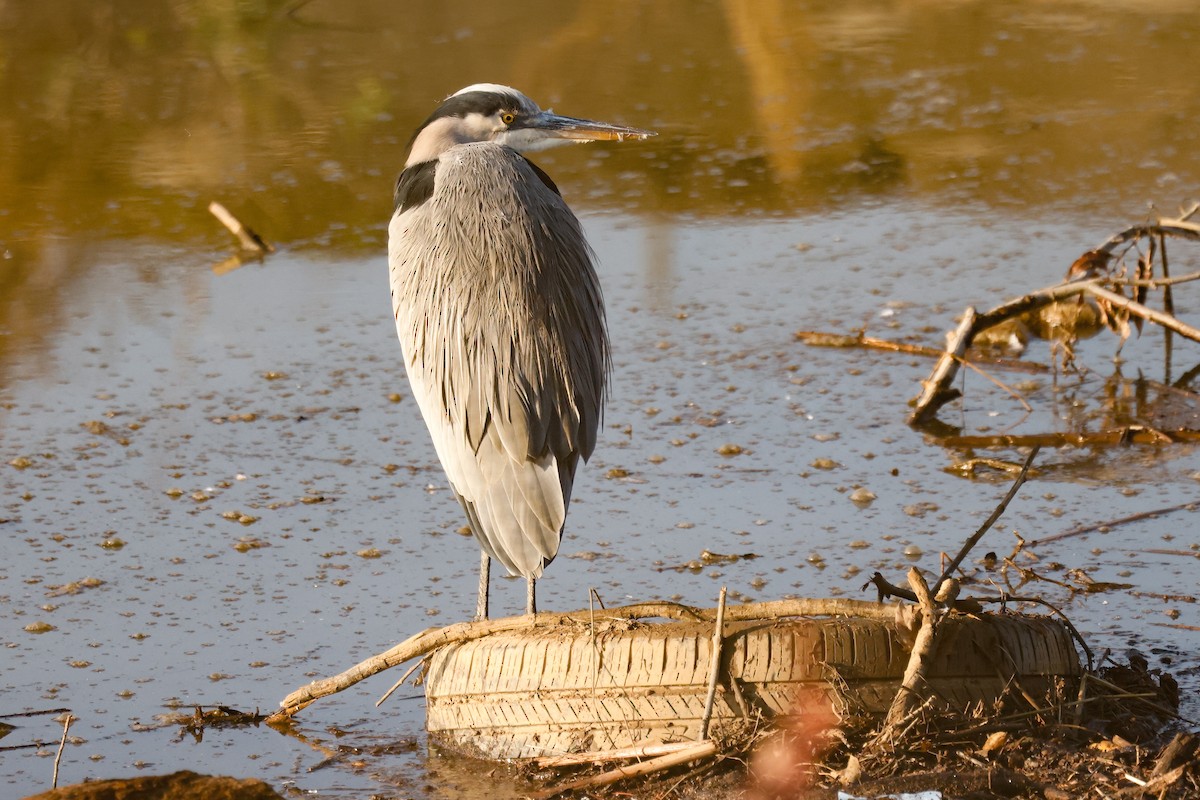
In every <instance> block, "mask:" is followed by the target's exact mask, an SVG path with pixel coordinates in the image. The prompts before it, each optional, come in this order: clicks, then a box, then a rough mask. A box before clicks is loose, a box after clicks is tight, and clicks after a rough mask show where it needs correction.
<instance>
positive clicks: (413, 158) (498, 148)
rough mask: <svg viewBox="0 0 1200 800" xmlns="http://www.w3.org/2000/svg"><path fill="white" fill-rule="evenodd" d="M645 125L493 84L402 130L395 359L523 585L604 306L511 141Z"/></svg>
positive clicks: (576, 430) (530, 574) (597, 406)
mask: <svg viewBox="0 0 1200 800" xmlns="http://www.w3.org/2000/svg"><path fill="white" fill-rule="evenodd" d="M652 135H653V134H652V133H651V132H650V131H642V130H637V129H636V128H625V127H621V126H619V125H608V124H606V123H602V122H592V121H590V120H583V119H573V118H571V117H563V116H559V115H557V114H554V113H553V112H551V111H542V110H541V109H540V108H538V106H537V104H536V103H534V102H533V101H532V100H530V99H529V98H528V97H526V96H525V95H523V94H522V93H520V92H518V91H517V90H516V89H512V88H510V87H508V86H500V85H498V84H492V83H480V84H475V85H473V86H468V87H466V88H465V89H462V90H460V91H458V92H455V93H454V94H452V95H450V97H448V98H446V99H445V100H444V101H443V102H442V104H441V105H439V106H438V107H437V109H436V110H435V111H434V112H433V113H432V114H431V115H430V116H429V119H427V120H425V123H424V124H423V125H422V126H421V127H420V128H418V129H417V132H416V134H415V135H414V136H413V139H412V144H411V148H410V151H409V156H408V161H407V162H406V163H405V165H404V171H403V172H402V173H401V174H400V178H399V179H398V180H397V181H396V195H395V212H394V215H393V217H392V222H391V225H390V226H389V228H388V262H389V267H390V272H391V286H392V310H393V312H394V313H395V317H396V331H397V334H398V335H399V337H400V345H401V347H402V348H403V350H404V366H405V368H406V369H407V371H408V380H409V383H410V384H411V386H412V392H413V395H414V396H415V397H416V400H417V405H418V406H420V408H421V416H423V417H424V418H425V424H426V425H427V426H428V427H429V433H430V435H431V436H432V437H433V445H434V447H435V448H436V449H437V454H438V458H439V459H440V460H441V462H442V467H443V468H444V469H445V470H446V476H447V477H448V478H449V479H450V485H451V487H452V488H453V489H454V492H455V495H456V496H457V497H458V501H459V503H461V504H462V507H463V510H464V511H465V512H466V514H467V520H468V521H469V522H470V526H471V532H472V533H473V534H474V535H475V538H476V539H478V540H479V544H480V546H481V547H482V550H483V553H482V556H481V560H480V570H479V571H480V575H479V602H478V607H477V614H476V618H477V619H484V618H486V617H487V610H488V572H489V566H490V559H491V558H495V559H496V560H498V561H499V562H500V563H501V564H503V565H504V566H505V567H506V568H507V569H508V571H509V572H510V573H511V574H513V575H523V576H525V578H526V579H527V581H528V594H527V602H526V611H527V612H528V613H530V614H532V613H534V612H535V610H536V603H535V595H534V582H535V581H536V580H537V578H539V577H541V574H542V570H543V569H544V568H545V566H546V565H547V564H549V563H550V562H551V561H552V560H553V559H554V556H555V555H557V553H558V546H559V542H560V541H561V539H562V530H563V523H564V521H565V520H566V516H567V506H568V505H569V504H570V502H571V486H572V483H573V482H574V480H575V469H576V467H577V466H578V465H579V460H580V459H581V458H582V459H583V460H585V461H586V460H587V459H588V457H589V456H590V455H591V454H592V449H593V448H594V447H595V444H596V429H597V427H598V425H599V422H600V415H601V406H602V404H603V401H604V391H605V379H606V377H607V372H608V339H607V335H606V332H605V327H604V303H603V299H602V297H601V293H600V283H599V280H598V279H597V277H596V271H595V269H594V267H593V264H592V262H593V254H592V251H591V248H590V247H588V244H587V242H586V241H585V240H584V237H583V231H582V230H581V229H580V226H579V220H577V219H576V218H575V215H574V214H572V213H571V209H570V208H568V207H567V204H566V203H565V202H564V201H563V199H562V197H561V196H560V195H559V192H558V188H557V187H556V186H555V185H554V182H553V181H552V180H550V177H549V176H548V175H546V173H545V172H543V171H542V170H541V169H539V168H538V167H537V166H536V165H535V164H533V162H531V161H529V160H527V159H526V158H525V157H524V156H523V155H521V154H522V153H526V152H529V151H533V150H542V149H545V148H547V147H551V146H553V145H556V144H562V143H565V142H587V141H593V140H596V139H615V140H621V139H625V138H627V137H633V138H638V139H644V138H645V137H647V136H652Z"/></svg>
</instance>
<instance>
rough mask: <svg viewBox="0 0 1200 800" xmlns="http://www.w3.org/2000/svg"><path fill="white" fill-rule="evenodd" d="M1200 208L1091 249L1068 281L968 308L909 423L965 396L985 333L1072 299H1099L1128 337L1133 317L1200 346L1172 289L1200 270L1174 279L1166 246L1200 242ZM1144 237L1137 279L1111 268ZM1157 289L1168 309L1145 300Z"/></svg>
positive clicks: (1199, 332) (1199, 276)
mask: <svg viewBox="0 0 1200 800" xmlns="http://www.w3.org/2000/svg"><path fill="white" fill-rule="evenodd" d="M1197 210H1200V204H1198V205H1194V206H1192V207H1191V208H1190V209H1188V210H1187V211H1185V212H1184V213H1183V214H1182V215H1181V216H1180V217H1179V218H1178V219H1174V220H1160V221H1159V222H1158V223H1156V224H1153V225H1135V226H1133V227H1130V228H1128V229H1126V230H1124V231H1121V232H1120V233H1118V234H1116V235H1114V236H1112V237H1110V238H1109V239H1108V240H1107V241H1106V242H1104V244H1102V245H1100V247H1098V248H1096V249H1095V250H1089V251H1088V252H1086V253H1084V254H1083V255H1082V256H1081V257H1080V258H1079V259H1078V260H1076V262H1075V264H1073V265H1072V267H1071V270H1070V271H1069V272H1068V277H1067V280H1066V281H1065V282H1064V283H1060V284H1057V285H1055V286H1048V287H1046V288H1044V289H1039V290H1037V291H1035V292H1030V293H1029V294H1026V295H1023V296H1022V297H1018V298H1016V299H1013V300H1009V301H1008V302H1005V303H1002V304H1001V305H999V306H996V307H995V308H993V309H991V310H990V311H987V312H984V313H979V312H978V311H976V310H975V309H974V308H971V307H968V308H967V309H966V311H965V312H964V314H963V318H962V321H961V322H960V324H959V326H958V327H957V328H956V329H955V330H954V331H953V332H952V333H951V334H950V335H949V337H948V339H947V342H946V348H945V350H943V351H942V354H941V356H940V358H939V359H938V362H937V364H936V365H935V366H934V368H933V371H932V372H931V373H930V375H929V377H928V378H927V379H926V380H924V381H922V391H921V394H920V395H919V396H918V397H917V399H916V401H915V404H914V408H913V411H912V414H911V415H910V416H909V419H908V422H909V424H910V425H922V424H926V423H929V422H931V421H932V420H933V418H934V417H935V416H936V414H937V412H938V409H940V408H941V407H942V406H943V405H945V404H946V403H948V402H950V401H952V400H955V399H957V398H958V397H959V396H960V395H961V392H960V391H959V390H957V389H955V388H953V387H952V386H951V384H952V383H953V381H954V378H955V376H956V375H957V374H958V369H959V366H960V365H961V364H962V363H963V362H964V357H965V355H966V352H967V349H968V348H970V346H971V343H972V342H973V341H974V339H975V337H976V336H978V335H979V334H980V333H981V332H983V331H985V330H987V329H989V328H993V327H995V326H997V325H1000V324H1001V323H1005V322H1008V321H1010V320H1016V319H1018V318H1021V317H1023V316H1027V315H1029V314H1030V313H1032V312H1036V311H1038V310H1039V309H1044V308H1046V307H1047V306H1050V305H1051V304H1055V303H1061V302H1062V301H1065V300H1068V299H1070V298H1083V297H1087V298H1091V299H1092V300H1094V301H1095V302H1096V303H1097V304H1098V307H1099V309H1100V311H1099V316H1100V318H1101V319H1103V320H1106V321H1107V322H1108V324H1109V325H1110V326H1111V327H1115V328H1119V329H1120V331H1121V335H1122V338H1124V336H1127V335H1128V326H1127V325H1126V324H1125V322H1124V320H1126V319H1133V320H1135V321H1137V322H1138V324H1139V325H1140V324H1141V321H1143V320H1145V321H1149V322H1153V323H1155V324H1156V325H1160V326H1162V327H1163V328H1165V329H1167V330H1169V331H1173V332H1174V333H1177V334H1179V335H1180V336H1183V337H1185V338H1187V339H1191V340H1193V341H1197V342H1200V329H1197V328H1195V327H1193V326H1191V325H1188V324H1186V323H1184V322H1182V321H1180V320H1179V319H1178V318H1176V317H1175V315H1174V313H1172V312H1173V309H1174V301H1173V300H1172V299H1171V298H1170V288H1171V287H1172V286H1175V285H1177V284H1180V283H1185V282H1190V281H1195V280H1200V272H1198V273H1192V274H1189V275H1184V276H1180V277H1176V278H1172V277H1170V276H1169V274H1167V262H1166V247H1165V240H1166V237H1167V236H1174V237H1179V238H1184V239H1189V240H1192V241H1200V225H1197V224H1196V223H1193V222H1189V221H1188V218H1189V217H1191V216H1192V215H1194V214H1195V213H1196V212H1197ZM1142 239H1147V240H1148V241H1149V242H1150V250H1149V252H1147V253H1146V254H1145V255H1144V256H1143V257H1142V258H1141V259H1139V263H1138V270H1137V276H1136V277H1135V278H1133V279H1127V278H1125V277H1123V276H1121V275H1114V274H1112V273H1111V272H1110V271H1109V269H1108V265H1109V263H1110V262H1111V261H1112V260H1113V259H1114V258H1119V257H1120V255H1121V253H1120V252H1119V251H1121V248H1122V247H1125V246H1126V245H1128V246H1130V247H1132V246H1134V245H1136V243H1137V242H1138V241H1140V240H1142ZM1126 249H1128V248H1126ZM1122 252H1123V251H1122ZM1155 253H1158V255H1159V259H1160V261H1161V263H1162V269H1163V273H1164V276H1163V277H1161V278H1153V277H1152V274H1151V270H1152V267H1153V261H1154V257H1155ZM1124 289H1129V290H1131V293H1132V295H1133V296H1132V297H1127V296H1125V294H1123V293H1122V291H1123V290H1124ZM1151 289H1163V290H1164V305H1165V307H1166V310H1165V311H1157V310H1155V309H1152V308H1149V307H1148V306H1146V305H1145V304H1144V303H1142V302H1141V301H1142V300H1143V299H1145V295H1146V293H1147V291H1149V290H1151Z"/></svg>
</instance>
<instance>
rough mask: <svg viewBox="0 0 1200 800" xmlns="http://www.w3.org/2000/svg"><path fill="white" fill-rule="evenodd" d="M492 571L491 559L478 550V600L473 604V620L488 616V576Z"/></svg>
mask: <svg viewBox="0 0 1200 800" xmlns="http://www.w3.org/2000/svg"><path fill="white" fill-rule="evenodd" d="M491 571H492V560H491V559H490V558H488V554H487V553H485V552H484V551H482V550H480V551H479V602H478V604H477V605H476V606H475V621H476V622H478V621H480V620H484V619H487V618H488V577H489V575H490V574H491Z"/></svg>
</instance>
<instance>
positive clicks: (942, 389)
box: [908, 306, 975, 425]
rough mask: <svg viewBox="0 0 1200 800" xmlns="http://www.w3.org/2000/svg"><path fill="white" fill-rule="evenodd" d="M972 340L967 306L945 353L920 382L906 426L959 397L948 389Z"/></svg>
mask: <svg viewBox="0 0 1200 800" xmlns="http://www.w3.org/2000/svg"><path fill="white" fill-rule="evenodd" d="M974 337H975V309H974V308H972V307H971V306H967V310H966V311H965V312H963V318H962V322H960V323H959V324H958V327H957V328H956V329H955V330H954V333H953V334H951V335H950V338H949V340H948V341H947V342H946V350H945V352H943V353H942V356H941V358H939V359H938V362H937V364H936V365H935V366H934V368H933V372H931V373H930V374H929V379H928V380H926V381H923V382H922V387H923V388H922V390H921V396H920V397H918V398H917V404H916V408H915V409H914V410H913V413H912V415H911V416H910V417H909V418H908V423H909V424H910V425H917V424H919V423H922V422H927V421H928V420H929V419H930V418H932V417H933V415H934V414H936V413H937V410H938V409H939V408H941V407H942V406H944V405H946V403H949V402H950V401H951V400H953V399H955V398H956V397H958V396H959V395H960V394H962V393H961V392H959V391H958V390H957V389H951V388H949V386H950V383H951V381H953V380H954V376H955V375H956V374H958V365H959V363H960V362H961V361H962V358H963V356H964V355H965V354H966V352H967V348H968V347H970V346H971V340H972V339H973V338H974Z"/></svg>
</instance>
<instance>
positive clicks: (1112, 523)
mask: <svg viewBox="0 0 1200 800" xmlns="http://www.w3.org/2000/svg"><path fill="white" fill-rule="evenodd" d="M1195 505H1196V504H1195V503H1194V502H1192V503H1180V504H1179V505H1177V506H1168V507H1167V508H1156V509H1154V510H1153V511H1143V512H1141V513H1139V514H1130V515H1129V516H1128V517H1121V518H1120V519H1113V520H1109V521H1108V522H1098V523H1096V524H1095V525H1082V526H1080V527H1078V528H1071V530H1069V531H1063V532H1062V533H1056V534H1054V535H1053V536H1046V537H1044V538H1042V539H1036V540H1034V541H1032V542H1030V543H1029V546H1030V547H1036V546H1038V545H1042V544H1046V543H1047V542H1057V541H1058V540H1060V539H1070V538H1072V537H1075V536H1082V535H1083V534H1085V533H1092V532H1093V531H1098V530H1100V529H1101V528H1115V527H1116V526H1118V525H1124V524H1125V523H1127V522H1139V521H1141V520H1143V519H1148V518H1151V517H1157V516H1158V515H1159V514H1171V513H1173V512H1175V511H1190V510H1191V509H1192V508H1194V507H1195Z"/></svg>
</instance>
